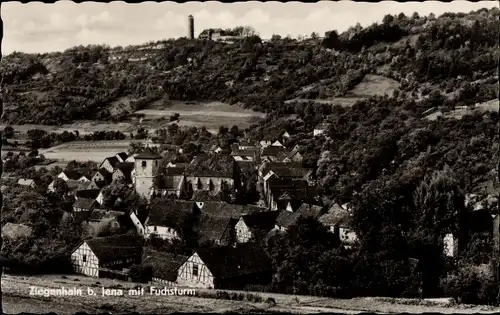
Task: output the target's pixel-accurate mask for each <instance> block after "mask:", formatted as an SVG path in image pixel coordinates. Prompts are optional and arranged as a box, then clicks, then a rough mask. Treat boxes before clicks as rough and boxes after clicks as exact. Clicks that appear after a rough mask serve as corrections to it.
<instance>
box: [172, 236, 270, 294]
mask: <svg viewBox="0 0 500 315" xmlns="http://www.w3.org/2000/svg"><path fill="white" fill-rule="evenodd" d="M271 277H272V264H271V260H270V259H269V257H268V255H267V254H266V252H265V251H264V250H263V249H262V248H261V247H260V246H258V245H256V244H253V243H246V244H241V245H238V246H236V247H230V246H227V247H215V248H204V249H199V250H197V251H196V252H195V253H194V254H193V255H191V256H190V257H189V258H188V259H187V261H186V262H185V263H184V264H182V266H181V267H180V268H179V273H178V276H177V283H178V285H181V286H189V287H199V288H213V289H243V288H245V287H246V286H247V285H259V284H260V285H267V284H269V283H270V282H271Z"/></svg>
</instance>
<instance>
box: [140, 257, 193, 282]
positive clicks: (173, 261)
mask: <svg viewBox="0 0 500 315" xmlns="http://www.w3.org/2000/svg"><path fill="white" fill-rule="evenodd" d="M188 258H189V257H187V256H183V255H175V254H171V253H160V252H151V253H148V255H147V256H146V258H145V259H144V260H143V261H142V265H143V266H151V267H152V268H153V277H154V278H158V279H162V280H168V281H172V282H174V281H176V280H177V272H178V271H179V268H180V267H181V266H182V264H183V263H184V262H185V261H186V260H187V259H188Z"/></svg>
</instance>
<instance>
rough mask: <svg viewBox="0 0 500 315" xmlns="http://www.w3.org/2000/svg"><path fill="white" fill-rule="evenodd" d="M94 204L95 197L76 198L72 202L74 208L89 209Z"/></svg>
mask: <svg viewBox="0 0 500 315" xmlns="http://www.w3.org/2000/svg"><path fill="white" fill-rule="evenodd" d="M95 204H96V201H95V199H89V198H78V199H76V200H75V202H74V203H73V207H74V208H82V209H91V208H92V206H94V205H95Z"/></svg>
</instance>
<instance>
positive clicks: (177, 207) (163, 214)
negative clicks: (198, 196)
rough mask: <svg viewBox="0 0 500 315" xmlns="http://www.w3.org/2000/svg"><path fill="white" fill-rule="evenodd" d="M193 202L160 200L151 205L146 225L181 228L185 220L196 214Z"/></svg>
mask: <svg viewBox="0 0 500 315" xmlns="http://www.w3.org/2000/svg"><path fill="white" fill-rule="evenodd" d="M196 209H197V208H196V206H195V203H194V202H192V201H180V200H168V199H163V198H162V199H160V200H158V201H157V202H155V203H154V204H152V205H151V207H150V211H149V216H148V218H147V220H146V225H153V226H165V227H171V228H174V229H179V228H181V225H182V223H183V220H184V218H186V216H189V215H193V214H195V213H196Z"/></svg>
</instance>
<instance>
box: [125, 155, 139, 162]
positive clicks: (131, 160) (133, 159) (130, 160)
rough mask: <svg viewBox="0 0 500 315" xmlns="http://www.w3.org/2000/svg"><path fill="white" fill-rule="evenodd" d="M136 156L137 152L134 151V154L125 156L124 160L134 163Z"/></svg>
mask: <svg viewBox="0 0 500 315" xmlns="http://www.w3.org/2000/svg"><path fill="white" fill-rule="evenodd" d="M136 156H137V153H134V154H132V155H130V156H129V157H127V159H126V160H125V162H131V163H135V157H136Z"/></svg>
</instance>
